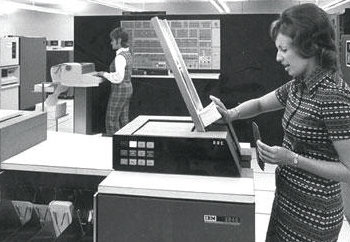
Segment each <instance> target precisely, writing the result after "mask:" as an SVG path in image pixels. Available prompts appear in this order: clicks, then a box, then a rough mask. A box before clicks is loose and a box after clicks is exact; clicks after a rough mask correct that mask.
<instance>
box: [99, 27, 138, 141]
mask: <svg viewBox="0 0 350 242" xmlns="http://www.w3.org/2000/svg"><path fill="white" fill-rule="evenodd" d="M109 35H110V38H111V46H112V49H113V50H115V51H116V56H115V58H114V60H113V62H112V63H111V65H110V66H109V71H110V72H103V71H101V72H97V73H96V76H101V77H103V78H105V79H107V80H108V81H110V82H111V92H110V95H109V99H108V105H107V110H106V121H105V123H106V133H105V135H106V136H113V134H114V133H115V132H117V131H118V130H119V129H120V128H122V127H123V126H124V125H126V124H127V123H128V122H129V104H130V99H131V96H132V93H133V88H132V83H131V71H132V55H131V52H130V50H129V45H128V39H129V36H128V33H127V32H126V31H125V30H124V29H123V28H121V27H118V28H115V29H113V30H112V31H111V33H110V34H109Z"/></svg>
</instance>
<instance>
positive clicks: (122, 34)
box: [109, 27, 129, 48]
mask: <svg viewBox="0 0 350 242" xmlns="http://www.w3.org/2000/svg"><path fill="white" fill-rule="evenodd" d="M109 37H111V39H115V40H118V39H121V46H122V47H124V48H126V47H128V46H129V44H128V41H129V35H128V33H127V32H126V31H125V30H124V29H123V28H122V27H117V28H115V29H113V30H112V31H111V32H110V33H109Z"/></svg>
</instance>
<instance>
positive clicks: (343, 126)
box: [266, 68, 350, 242]
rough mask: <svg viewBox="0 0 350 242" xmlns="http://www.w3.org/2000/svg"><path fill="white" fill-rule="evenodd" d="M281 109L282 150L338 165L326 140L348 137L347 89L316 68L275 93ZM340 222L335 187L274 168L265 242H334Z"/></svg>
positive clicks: (349, 108) (290, 169)
mask: <svg viewBox="0 0 350 242" xmlns="http://www.w3.org/2000/svg"><path fill="white" fill-rule="evenodd" d="M275 93H276V96H277V98H278V100H279V102H280V103H281V104H282V105H284V106H285V113H284V116H283V119H282V126H283V129H284V138H283V147H285V148H287V149H289V150H292V151H294V152H296V153H297V154H300V155H301V156H303V157H307V158H311V159H316V160H325V161H330V162H340V160H339V157H338V155H337V152H336V150H335V148H334V146H333V144H332V141H336V140H343V139H349V138H350V89H349V87H348V85H347V84H346V83H345V82H344V81H343V80H342V79H341V78H340V77H339V75H337V73H334V72H332V71H326V70H322V69H320V68H318V69H317V70H316V71H315V72H314V73H313V74H312V75H311V76H310V77H308V78H306V79H301V78H297V79H295V80H292V81H290V82H288V83H286V84H284V85H283V86H281V87H280V88H278V89H277V90H276V92H275ZM342 222H343V204H342V198H341V194H340V184H339V182H337V181H334V180H329V179H325V178H323V177H320V176H317V175H315V174H312V173H310V172H307V171H304V170H302V169H298V168H297V167H294V166H286V165H284V166H282V165H281V166H278V167H277V169H276V193H275V199H274V203H273V207H272V212H271V218H270V224H269V228H268V232H267V236H266V241H268V242H271V241H276V242H282V241H293V242H295V241H302V242H304V241H305V242H306V241H307V242H312V241H315V242H321V241H327V242H331V241H337V238H338V234H339V232H340V229H341V226H342Z"/></svg>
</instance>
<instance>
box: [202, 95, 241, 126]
mask: <svg viewBox="0 0 350 242" xmlns="http://www.w3.org/2000/svg"><path fill="white" fill-rule="evenodd" d="M209 98H210V99H211V100H212V101H213V102H214V103H215V105H216V108H217V110H218V111H219V113H220V114H221V116H222V118H223V119H224V120H225V121H226V122H227V123H229V122H231V121H233V120H235V119H238V113H237V112H236V111H235V109H234V108H233V109H227V108H226V107H225V105H224V104H223V103H222V102H221V100H220V99H219V98H217V97H214V96H212V95H210V96H209Z"/></svg>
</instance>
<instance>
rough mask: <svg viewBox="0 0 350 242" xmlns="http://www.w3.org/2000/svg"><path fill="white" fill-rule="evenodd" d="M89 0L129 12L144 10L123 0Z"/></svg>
mask: <svg viewBox="0 0 350 242" xmlns="http://www.w3.org/2000/svg"><path fill="white" fill-rule="evenodd" d="M87 1H89V2H92V3H96V4H100V5H104V6H107V7H111V8H117V9H120V10H123V11H130V12H142V11H144V10H143V9H140V8H135V7H133V6H131V5H130V4H126V3H125V1H123V2H122V3H116V2H118V1H113V0H87Z"/></svg>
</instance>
